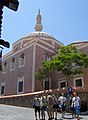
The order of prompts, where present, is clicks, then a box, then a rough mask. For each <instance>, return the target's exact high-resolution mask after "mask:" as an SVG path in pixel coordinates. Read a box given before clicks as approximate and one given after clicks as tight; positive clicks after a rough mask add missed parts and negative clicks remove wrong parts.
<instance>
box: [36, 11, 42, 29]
mask: <svg viewBox="0 0 88 120" xmlns="http://www.w3.org/2000/svg"><path fill="white" fill-rule="evenodd" d="M41 21H42V17H41V15H40V9H39V10H38V15H37V18H36V24H35V31H42V29H43V26H42V24H41Z"/></svg>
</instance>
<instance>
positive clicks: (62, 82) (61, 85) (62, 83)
mask: <svg viewBox="0 0 88 120" xmlns="http://www.w3.org/2000/svg"><path fill="white" fill-rule="evenodd" d="M65 87H66V81H65V80H63V81H59V88H65Z"/></svg>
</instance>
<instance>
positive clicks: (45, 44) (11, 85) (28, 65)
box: [0, 10, 88, 101]
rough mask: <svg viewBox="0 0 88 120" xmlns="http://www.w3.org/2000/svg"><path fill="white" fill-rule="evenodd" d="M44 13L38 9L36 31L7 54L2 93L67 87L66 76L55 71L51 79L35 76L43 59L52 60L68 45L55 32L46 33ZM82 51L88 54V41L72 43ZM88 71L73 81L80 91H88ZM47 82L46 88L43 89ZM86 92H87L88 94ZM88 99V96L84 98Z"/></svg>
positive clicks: (0, 75)
mask: <svg viewBox="0 0 88 120" xmlns="http://www.w3.org/2000/svg"><path fill="white" fill-rule="evenodd" d="M42 30H43V25H42V16H41V14H40V10H39V11H38V14H37V17H36V24H35V32H31V33H29V34H27V35H26V36H24V37H23V38H21V39H19V40H18V41H16V42H15V43H13V45H12V50H11V51H10V52H8V53H7V54H6V55H4V56H3V61H2V67H3V71H2V72H0V95H1V96H3V95H5V96H6V95H17V94H25V93H30V92H35V91H40V90H43V88H46V89H59V88H64V87H65V86H66V78H65V77H64V76H62V75H61V73H58V74H57V75H56V74H54V75H53V76H52V78H50V79H49V82H48V83H47V82H46V81H43V83H41V81H39V80H36V79H35V72H36V71H37V70H38V69H39V68H40V66H41V63H42V61H44V60H50V59H52V57H53V56H54V55H56V54H57V51H58V50H59V49H60V47H61V46H64V44H63V43H61V42H60V41H59V40H57V39H55V38H54V37H53V36H52V35H50V34H48V33H46V32H43V31H42ZM71 45H74V46H76V47H77V49H78V50H79V51H83V52H85V53H87V54H88V42H87V41H84V42H81V41H77V42H74V43H71ZM87 73H88V70H86V71H85V72H84V75H79V76H75V77H74V79H73V83H70V85H72V86H73V87H74V89H75V88H76V90H78V91H80V92H84V93H86V92H88V75H87ZM42 84H43V88H42ZM85 95H86V94H83V96H84V97H85ZM84 101H85V99H84Z"/></svg>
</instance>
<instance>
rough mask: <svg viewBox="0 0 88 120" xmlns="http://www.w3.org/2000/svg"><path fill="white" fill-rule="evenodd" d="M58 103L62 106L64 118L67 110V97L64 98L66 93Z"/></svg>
mask: <svg viewBox="0 0 88 120" xmlns="http://www.w3.org/2000/svg"><path fill="white" fill-rule="evenodd" d="M58 103H59V105H60V106H61V113H62V117H61V118H64V115H65V109H66V97H64V93H61V95H60V97H59V99H58Z"/></svg>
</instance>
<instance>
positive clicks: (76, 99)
mask: <svg viewBox="0 0 88 120" xmlns="http://www.w3.org/2000/svg"><path fill="white" fill-rule="evenodd" d="M73 96H74V97H73V99H72V105H73V106H74V110H75V113H76V115H77V120H80V118H79V114H80V97H79V96H78V95H77V93H76V92H74V93H73Z"/></svg>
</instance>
